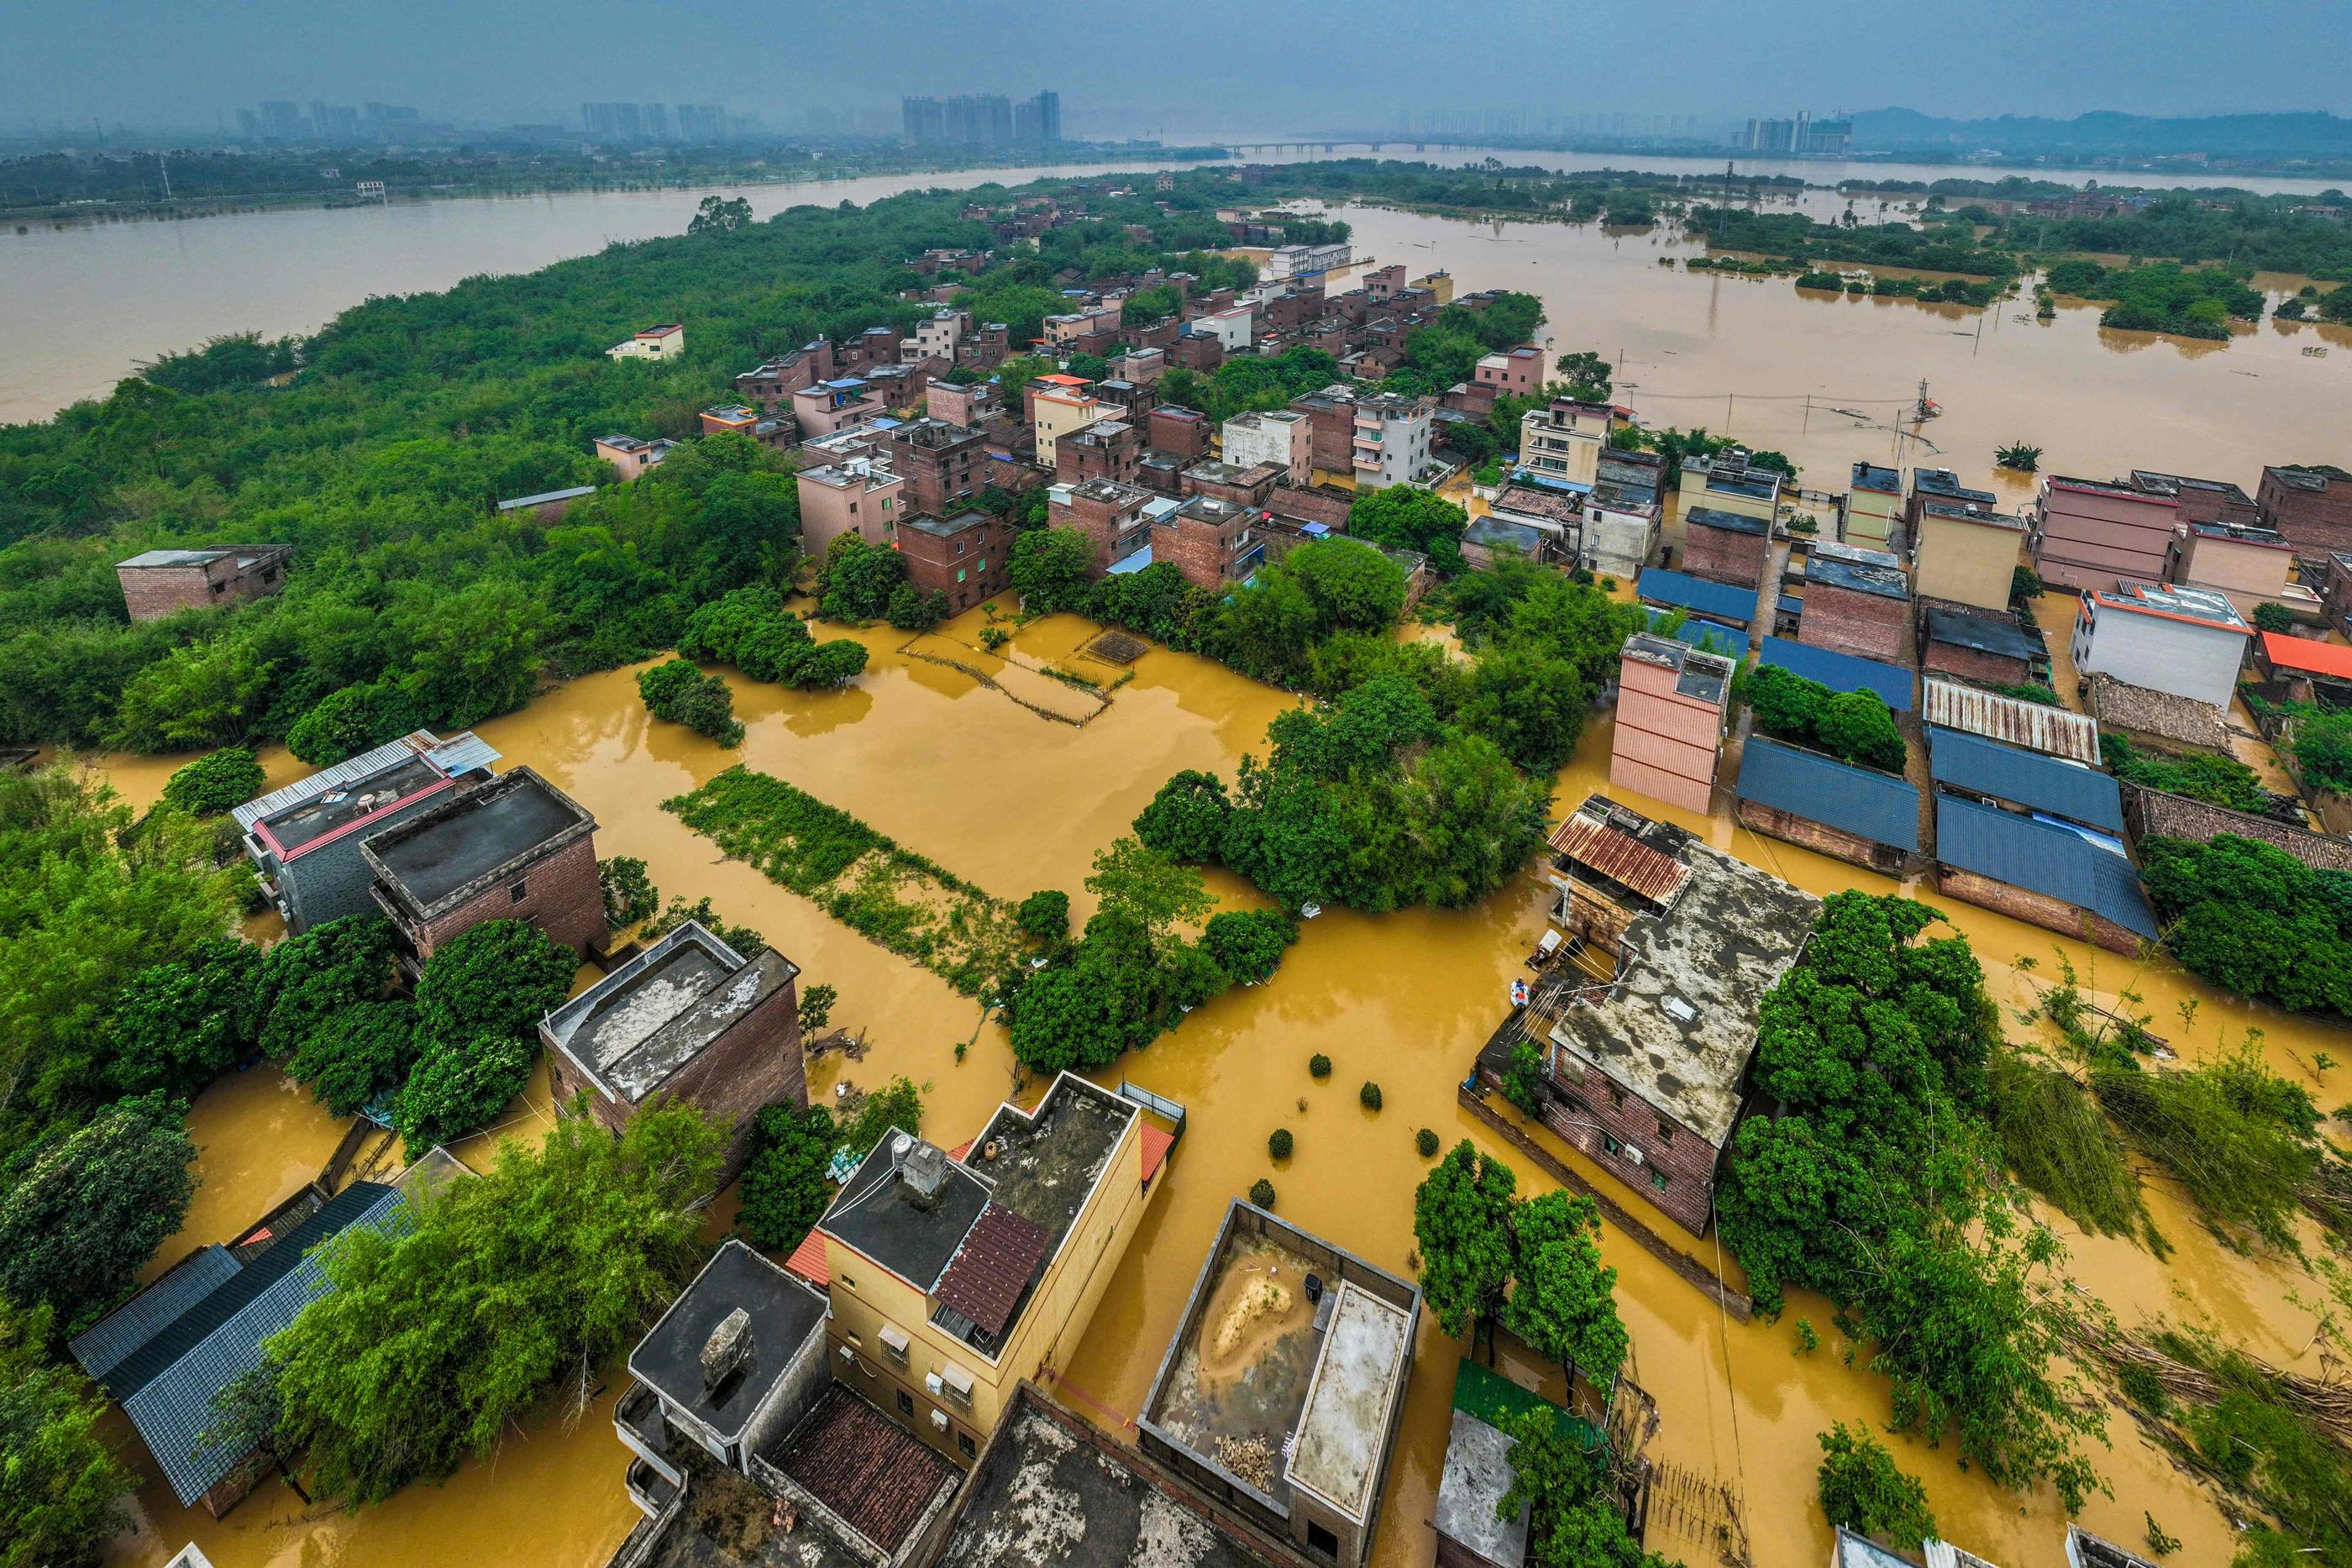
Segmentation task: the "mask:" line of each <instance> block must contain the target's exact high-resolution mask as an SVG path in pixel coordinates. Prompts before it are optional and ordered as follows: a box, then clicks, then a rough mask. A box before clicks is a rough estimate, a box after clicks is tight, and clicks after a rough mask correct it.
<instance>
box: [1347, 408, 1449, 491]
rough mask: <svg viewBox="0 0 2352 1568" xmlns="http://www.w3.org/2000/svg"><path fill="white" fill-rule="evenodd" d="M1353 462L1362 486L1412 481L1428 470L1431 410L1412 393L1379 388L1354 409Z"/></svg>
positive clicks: (1382, 486) (1370, 487)
mask: <svg viewBox="0 0 2352 1568" xmlns="http://www.w3.org/2000/svg"><path fill="white" fill-rule="evenodd" d="M1350 423H1351V425H1352V428H1353V434H1352V435H1351V437H1350V447H1349V465H1350V466H1351V467H1353V468H1354V470H1355V475H1356V487H1357V488H1358V489H1360V490H1383V489H1386V488H1387V487H1388V486H1391V485H1410V484H1412V483H1413V482H1414V481H1415V480H1417V479H1419V478H1420V477H1421V476H1423V474H1425V473H1427V472H1428V470H1429V467H1430V461H1429V426H1430V419H1429V411H1428V410H1427V409H1425V408H1423V407H1422V406H1421V405H1420V404H1419V403H1418V402H1414V401H1413V400H1412V398H1409V397H1400V396H1399V395H1397V394H1396V393H1395V392H1376V393H1374V394H1373V395H1372V396H1370V397H1366V398H1358V399H1357V400H1356V402H1355V405H1354V407H1353V409H1352V411H1351V420H1350Z"/></svg>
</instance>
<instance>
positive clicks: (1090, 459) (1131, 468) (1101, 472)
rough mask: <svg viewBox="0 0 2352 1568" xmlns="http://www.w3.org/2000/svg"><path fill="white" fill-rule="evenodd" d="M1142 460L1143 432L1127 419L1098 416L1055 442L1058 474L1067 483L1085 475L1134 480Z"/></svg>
mask: <svg viewBox="0 0 2352 1568" xmlns="http://www.w3.org/2000/svg"><path fill="white" fill-rule="evenodd" d="M1142 461H1143V432H1142V430H1141V429H1140V428H1139V427H1138V426H1137V425H1134V424H1132V423H1129V422H1128V421H1126V420H1124V419H1098V420H1097V421H1095V423H1092V424H1090V425H1088V426H1087V427H1086V428H1085V429H1084V430H1081V431H1077V432H1076V433H1075V434H1069V435H1065V436H1063V437H1062V439H1061V440H1060V441H1058V442H1056V443H1055V446H1054V465H1055V477H1056V478H1058V479H1060V480H1061V481H1062V482H1063V483H1064V484H1066V485H1067V484H1076V483H1077V482H1079V481H1081V480H1086V479H1115V480H1117V481H1118V483H1120V484H1122V485H1132V484H1134V483H1135V476H1136V469H1137V467H1138V465H1140V464H1141V463H1142Z"/></svg>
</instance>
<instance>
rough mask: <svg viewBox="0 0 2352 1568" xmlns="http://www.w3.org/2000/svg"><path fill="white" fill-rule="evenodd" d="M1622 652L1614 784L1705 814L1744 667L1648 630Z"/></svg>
mask: <svg viewBox="0 0 2352 1568" xmlns="http://www.w3.org/2000/svg"><path fill="white" fill-rule="evenodd" d="M1619 656H1620V659H1621V664H1620V668H1619V673H1618V688H1617V723H1616V725H1615V727H1613V728H1612V731H1611V735H1610V753H1609V782H1610V784H1611V786H1612V787H1613V788H1615V789H1633V790H1638V791H1639V792H1641V793H1642V794H1644V795H1647V796H1650V797H1651V798H1652V799H1654V800H1664V802H1666V804H1668V805H1670V806H1679V807H1681V808H1682V809H1683V810H1685V811H1692V812H1696V813H1697V814H1698V815H1700V816H1705V815H1706V810H1707V806H1708V804H1709V802H1710V801H1711V800H1713V798H1714V793H1715V773H1716V766H1717V761H1718V759H1719V758H1720V756H1721V754H1722V749H1723V729H1724V720H1725V715H1726V712H1727V708H1728V706H1729V704H1730V701H1731V676H1732V672H1733V670H1734V669H1735V668H1737V665H1736V664H1734V662H1733V661H1732V660H1729V659H1727V658H1724V657H1722V656H1721V655H1720V654H1717V653H1702V652H1701V651H1699V650H1698V649H1696V648H1694V647H1691V646H1690V645H1689V644H1687V643H1678V642H1675V640H1673V639H1672V638H1668V637H1656V636H1653V635H1651V634H1650V633H1649V632H1634V633H1633V635H1632V636H1630V637H1628V638H1626V639H1625V646H1624V648H1623V649H1622V652H1621V653H1620V655H1619Z"/></svg>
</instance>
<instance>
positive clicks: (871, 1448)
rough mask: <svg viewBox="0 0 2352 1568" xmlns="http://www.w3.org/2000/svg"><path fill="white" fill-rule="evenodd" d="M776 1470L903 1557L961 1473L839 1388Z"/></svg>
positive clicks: (789, 1445) (792, 1440)
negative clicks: (912, 1534) (946, 1488)
mask: <svg viewBox="0 0 2352 1568" xmlns="http://www.w3.org/2000/svg"><path fill="white" fill-rule="evenodd" d="M776 1468H777V1469H780V1470H782V1471H783V1472H784V1474H786V1475H788V1476H790V1477H792V1478H793V1479H794V1480H795V1481H798V1482H799V1483H800V1484H801V1485H802V1486H803V1487H805V1488H807V1489H808V1490H809V1493H810V1495H811V1496H813V1497H814V1498H815V1499H816V1500H817V1501H819V1502H821V1503H823V1504H824V1506H825V1507H827V1508H829V1509H831V1510H832V1511H834V1512H835V1514H838V1515H839V1516H840V1517H841V1519H842V1520H843V1521H845V1523H847V1524H848V1526H849V1527H850V1528H851V1529H852V1530H855V1531H857V1533H859V1534H860V1535H863V1536H864V1537H866V1540H868V1541H870V1542H873V1543H874V1544H875V1545H877V1546H878V1547H880V1548H881V1549H882V1550H883V1552H886V1553H887V1554H888V1555H889V1556H892V1557H896V1556H897V1555H898V1548H899V1547H900V1546H901V1545H902V1544H904V1543H905V1542H906V1539H907V1536H908V1533H909V1532H910V1531H913V1530H914V1528H915V1526H916V1525H917V1524H918V1523H919V1522H920V1521H921V1520H922V1517H923V1512H924V1511H925V1510H926V1509H928V1508H929V1507H930V1503H931V1499H933V1498H934V1497H937V1496H938V1495H939V1491H940V1487H941V1486H942V1485H943V1484H946V1483H948V1482H951V1481H952V1480H954V1479H955V1475H956V1470H955V1467H954V1466H953V1465H950V1463H948V1461H947V1459H946V1458H945V1457H944V1456H943V1455H940V1454H938V1453H935V1452H933V1451H932V1450H931V1448H929V1446H927V1445H926V1444H924V1443H923V1441H922V1440H921V1439H920V1438H918V1437H915V1436H914V1435H913V1434H912V1433H909V1432H907V1431H905V1430H902V1429H901V1428H900V1427H898V1425H897V1424H896V1423H895V1422H893V1421H892V1420H891V1419H890V1417H888V1416H885V1415H884V1414H882V1412H881V1411H879V1410H877V1409H876V1408H875V1407H874V1406H871V1405H868V1404H867V1403H866V1401H865V1400H863V1399H860V1398H859V1397H858V1396H856V1395H855V1394H852V1393H851V1392H850V1391H849V1390H848V1389H846V1388H845V1387H843V1386H842V1385H840V1384H838V1383H836V1384H834V1385H832V1386H831V1387H829V1388H827V1389H826V1390H825V1391H824V1396H823V1397H821V1398H820V1399H819V1400H818V1401H817V1405H816V1408H815V1409H814V1410H812V1411H811V1412H810V1413H809V1416H808V1418H807V1419H806V1420H804V1421H803V1422H802V1423H801V1424H800V1425H799V1426H798V1427H795V1428H793V1434H792V1436H791V1437H787V1438H785V1439H784V1446H783V1448H782V1451H781V1452H780V1453H778V1454H777V1456H776Z"/></svg>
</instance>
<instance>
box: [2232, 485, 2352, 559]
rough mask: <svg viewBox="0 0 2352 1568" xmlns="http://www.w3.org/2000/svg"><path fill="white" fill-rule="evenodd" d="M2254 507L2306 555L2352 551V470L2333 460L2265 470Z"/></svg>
mask: <svg viewBox="0 0 2352 1568" xmlns="http://www.w3.org/2000/svg"><path fill="white" fill-rule="evenodd" d="M2254 507H2255V509H2256V510H2257V511H2259V512H2260V513H2261V514H2262V521H2263V527H2264V528H2275V529H2277V530H2278V531H2279V532H2280V533H2283V534H2284V535H2285V536H2286V537H2287V541H2288V542H2289V543H2291V544H2293V545H2294V548H2295V553H2296V554H2298V555H2300V556H2303V557H2304V558H2305V559H2318V558H2320V557H2323V556H2327V555H2331V554H2333V553H2334V552H2336V550H2352V474H2347V473H2346V472H2345V471H2344V470H2343V469H2341V468H2338V467H2336V465H2334V464H2332V463H2315V464H2292V463H2290V464H2282V465H2277V466H2273V467H2266V468H2264V469H2263V477H2262V482H2261V483H2260V484H2259V485H2257V486H2254Z"/></svg>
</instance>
